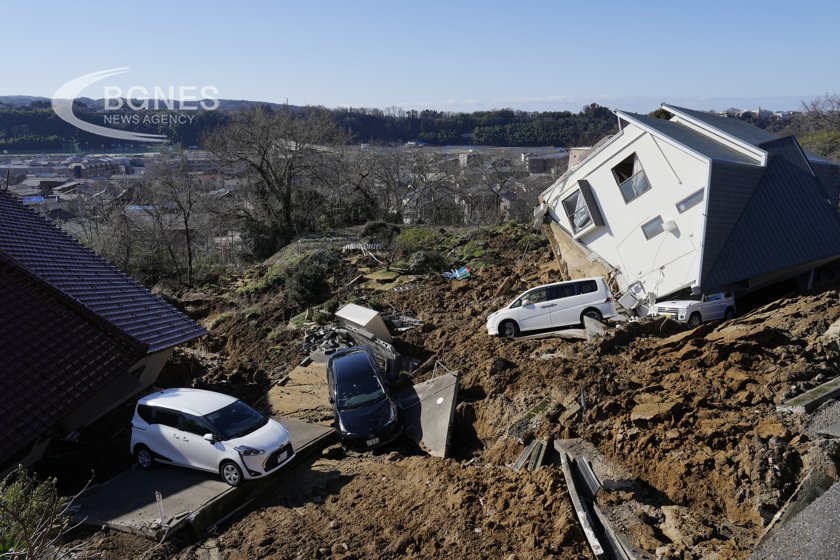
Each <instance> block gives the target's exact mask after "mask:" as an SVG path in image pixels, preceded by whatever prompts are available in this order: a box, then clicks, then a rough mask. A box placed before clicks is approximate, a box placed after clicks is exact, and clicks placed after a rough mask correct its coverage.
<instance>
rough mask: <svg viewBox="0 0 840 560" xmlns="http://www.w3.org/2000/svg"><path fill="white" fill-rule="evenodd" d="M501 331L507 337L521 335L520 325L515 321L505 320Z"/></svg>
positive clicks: (500, 328)
mask: <svg viewBox="0 0 840 560" xmlns="http://www.w3.org/2000/svg"><path fill="white" fill-rule="evenodd" d="M499 333H500V334H501V335H502V336H504V337H506V338H516V337H517V336H519V325H517V324H516V322H515V321H504V322H503V323H502V324H501V326H500V327H499Z"/></svg>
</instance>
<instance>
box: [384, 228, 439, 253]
mask: <svg viewBox="0 0 840 560" xmlns="http://www.w3.org/2000/svg"><path fill="white" fill-rule="evenodd" d="M437 240H438V234H436V233H435V232H433V231H429V230H426V229H420V228H411V229H407V230H404V231H403V232H402V233H400V234H399V235H398V236H397V237H396V238H395V239H394V248H396V250H397V251H398V252H399V253H400V254H402V255H404V256H408V255H411V254H412V253H416V252H417V251H426V250H429V249H431V248H433V247H434V246H435V243H437Z"/></svg>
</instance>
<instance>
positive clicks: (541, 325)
mask: <svg viewBox="0 0 840 560" xmlns="http://www.w3.org/2000/svg"><path fill="white" fill-rule="evenodd" d="M547 298H548V289H547V288H546V287H540V288H534V289H533V290H529V291H527V292H525V295H523V296H522V306H521V307H520V308H519V317H518V318H519V330H522V331H533V330H536V329H546V328H548V327H550V326H551V310H552V308H554V307H556V304H555V303H554V302H550V301H547ZM526 300H527V304H526V303H525V302H526Z"/></svg>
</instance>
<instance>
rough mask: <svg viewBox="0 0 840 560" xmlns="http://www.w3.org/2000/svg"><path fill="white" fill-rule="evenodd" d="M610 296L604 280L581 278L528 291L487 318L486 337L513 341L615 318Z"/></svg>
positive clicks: (599, 278)
mask: <svg viewBox="0 0 840 560" xmlns="http://www.w3.org/2000/svg"><path fill="white" fill-rule="evenodd" d="M615 314H616V313H615V305H614V304H613V296H612V293H611V292H610V289H609V288H608V287H607V283H606V282H605V281H604V278H603V277H600V276H599V277H596V278H584V279H582V280H570V281H568V282H557V283H556V284H545V285H543V286H537V287H536V288H531V289H530V290H528V291H527V292H524V293H522V294H520V295H518V296H517V297H516V299H514V300H513V301H512V302H511V303H510V304H508V305H506V306H505V307H503V308H502V309H499V310H498V311H494V312H493V313H491V314H490V316H489V317H488V318H487V333H488V334H489V335H491V336H494V335H500V336H507V337H514V336H517V335H519V333H521V332H527V331H539V330H548V329H552V328H555V327H564V326H566V325H576V324H579V323H583V318H584V317H591V318H592V319H595V320H596V321H601V320H603V319H606V318H608V317H615Z"/></svg>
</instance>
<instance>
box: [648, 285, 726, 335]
mask: <svg viewBox="0 0 840 560" xmlns="http://www.w3.org/2000/svg"><path fill="white" fill-rule="evenodd" d="M650 314H651V315H659V316H663V317H668V318H670V319H673V320H674V321H679V322H681V323H688V326H690V327H692V328H695V327H699V326H700V323H702V322H703V321H713V320H715V319H723V320H724V321H728V320H729V319H731V318H732V317H734V316H735V296H734V295H732V294H731V293H729V292H719V293H716V294H708V295H707V294H696V295H694V294H693V295H690V296H688V297H687V298H686V299H674V300H668V301H660V302H657V303H656V305H655V306H653V309H652V310H651V313H650Z"/></svg>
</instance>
